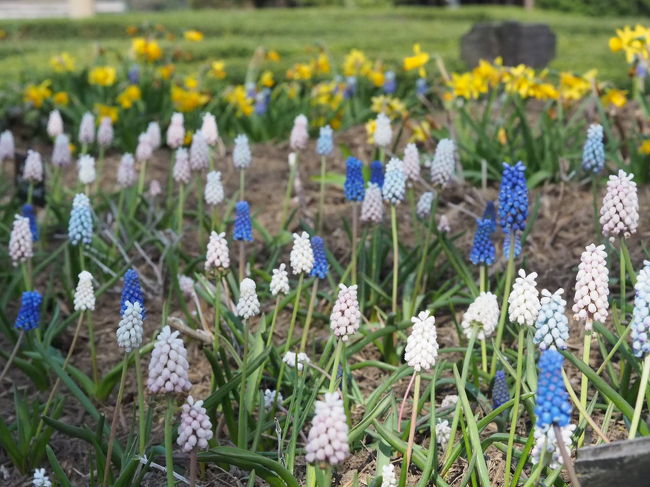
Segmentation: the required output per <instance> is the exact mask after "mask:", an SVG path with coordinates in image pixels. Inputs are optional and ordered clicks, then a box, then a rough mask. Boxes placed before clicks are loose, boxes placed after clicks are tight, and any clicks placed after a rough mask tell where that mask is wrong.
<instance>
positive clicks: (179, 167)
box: [173, 147, 192, 184]
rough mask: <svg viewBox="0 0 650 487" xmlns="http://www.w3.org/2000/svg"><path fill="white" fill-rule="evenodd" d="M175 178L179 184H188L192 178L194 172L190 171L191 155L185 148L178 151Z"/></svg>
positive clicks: (174, 171) (175, 162)
mask: <svg viewBox="0 0 650 487" xmlns="http://www.w3.org/2000/svg"><path fill="white" fill-rule="evenodd" d="M173 177H174V181H175V182H176V183H177V184H187V183H189V182H190V179H191V178H192V172H191V170H190V155H189V153H188V152H187V149H185V148H183V147H180V148H178V149H176V158H175V161H174V170H173Z"/></svg>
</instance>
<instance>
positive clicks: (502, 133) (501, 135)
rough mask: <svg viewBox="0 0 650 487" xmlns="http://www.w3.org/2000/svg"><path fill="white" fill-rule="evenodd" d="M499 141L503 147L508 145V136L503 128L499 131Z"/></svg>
mask: <svg viewBox="0 0 650 487" xmlns="http://www.w3.org/2000/svg"><path fill="white" fill-rule="evenodd" d="M497 141H498V142H499V144H501V145H506V144H507V143H508V134H507V133H506V129H504V128H503V127H499V130H497Z"/></svg>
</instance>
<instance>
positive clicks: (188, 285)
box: [178, 274, 194, 297]
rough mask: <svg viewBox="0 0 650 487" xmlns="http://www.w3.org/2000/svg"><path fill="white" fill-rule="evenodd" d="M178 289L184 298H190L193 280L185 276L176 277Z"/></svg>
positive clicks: (192, 292) (192, 290) (192, 291)
mask: <svg viewBox="0 0 650 487" xmlns="http://www.w3.org/2000/svg"><path fill="white" fill-rule="evenodd" d="M178 287H179V288H180V289H181V292H182V293H183V294H184V295H185V296H190V297H191V296H192V295H193V294H194V279H192V278H191V277H190V276H186V275H185V274H181V275H180V276H178Z"/></svg>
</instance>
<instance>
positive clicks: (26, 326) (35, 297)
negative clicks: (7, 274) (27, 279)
mask: <svg viewBox="0 0 650 487" xmlns="http://www.w3.org/2000/svg"><path fill="white" fill-rule="evenodd" d="M42 301H43V299H42V298H41V295H40V294H39V293H38V291H25V292H24V293H23V295H22V298H21V300H20V309H19V310H18V316H17V317H16V323H15V326H16V328H18V329H19V330H22V331H29V330H33V329H34V328H37V327H38V324H39V322H40V320H41V303H42Z"/></svg>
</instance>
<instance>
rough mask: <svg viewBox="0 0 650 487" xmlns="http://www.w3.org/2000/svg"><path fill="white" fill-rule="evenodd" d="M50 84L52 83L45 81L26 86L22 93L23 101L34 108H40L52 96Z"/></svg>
mask: <svg viewBox="0 0 650 487" xmlns="http://www.w3.org/2000/svg"><path fill="white" fill-rule="evenodd" d="M51 84H52V82H51V81H50V80H49V79H46V80H45V81H43V82H42V83H40V84H38V85H33V84H32V85H27V86H26V87H25V91H24V92H23V100H24V101H26V102H27V103H31V104H32V105H33V106H34V107H35V108H41V107H42V106H43V102H44V101H45V100H47V99H48V98H49V97H50V96H52V90H51V89H50V85H51Z"/></svg>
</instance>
